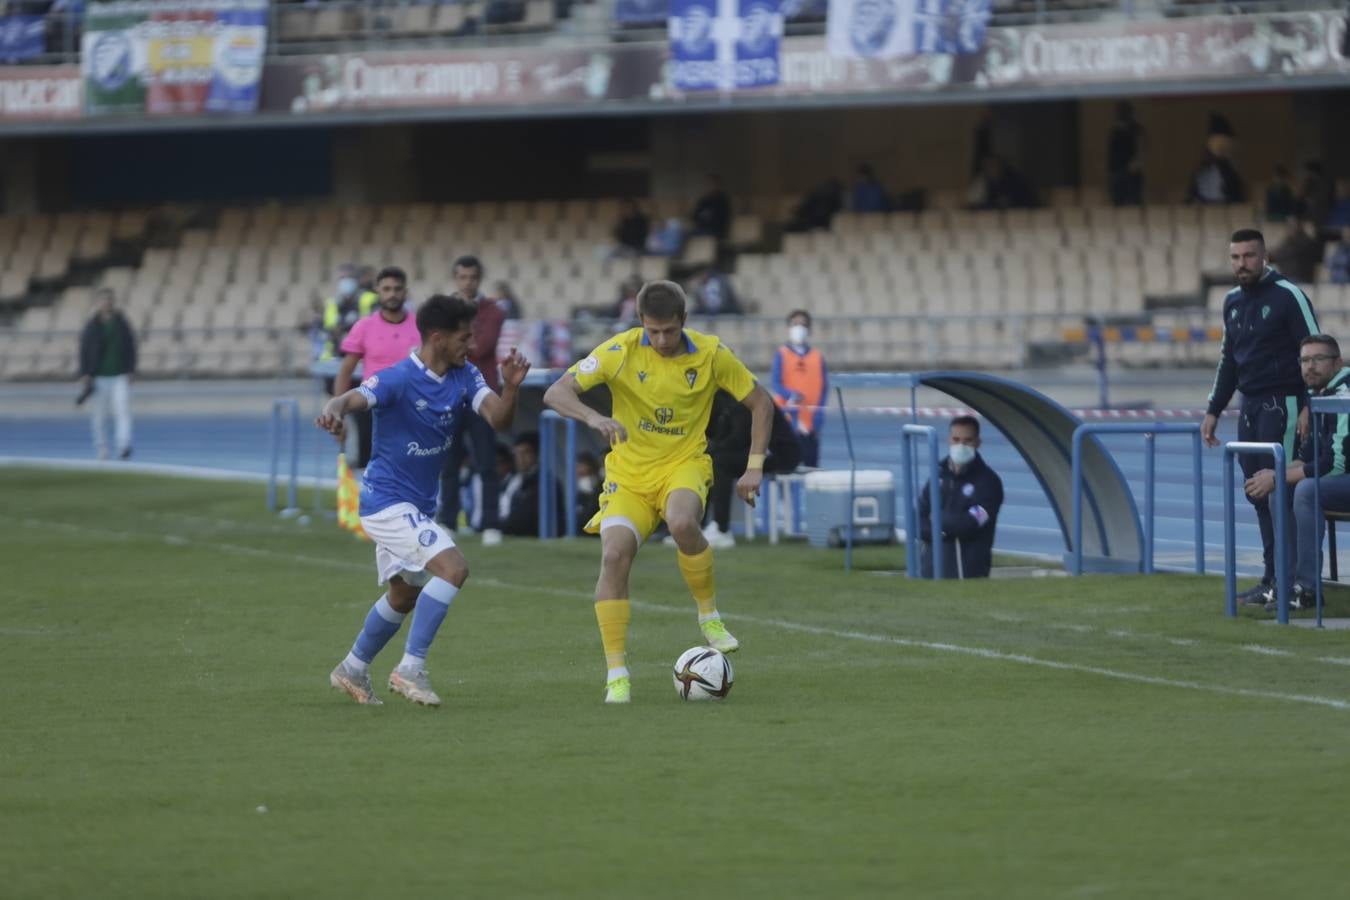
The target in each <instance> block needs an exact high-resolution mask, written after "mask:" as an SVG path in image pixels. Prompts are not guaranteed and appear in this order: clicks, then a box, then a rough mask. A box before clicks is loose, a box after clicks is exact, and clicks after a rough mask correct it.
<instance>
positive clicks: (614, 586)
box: [544, 281, 773, 703]
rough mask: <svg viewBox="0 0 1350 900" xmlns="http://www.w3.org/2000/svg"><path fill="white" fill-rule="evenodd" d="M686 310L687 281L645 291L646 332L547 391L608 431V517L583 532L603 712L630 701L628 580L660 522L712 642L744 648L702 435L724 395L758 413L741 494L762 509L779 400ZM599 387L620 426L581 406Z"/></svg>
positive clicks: (553, 400)
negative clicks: (718, 585)
mask: <svg viewBox="0 0 1350 900" xmlns="http://www.w3.org/2000/svg"><path fill="white" fill-rule="evenodd" d="M685 304H686V300H685V296H684V291H683V290H682V289H681V288H680V286H679V285H678V284H675V283H674V282H671V281H652V282H649V283H647V284H646V285H645V286H643V288H642V290H641V291H639V292H638V297H637V311H638V317H639V319H640V320H641V322H642V327H640V328H633V329H630V330H628V331H625V332H623V333H622V334H619V335H617V336H615V337H614V338H613V339H611V340H608V341H605V342H604V343H603V344H601V345H600V346H599V347H596V348H595V350H594V351H593V352H592V353H591V355H590V356H587V357H586V358H585V359H583V360H581V362H579V363H577V364H576V365H574V366H573V367H572V368H571V369H569V370H568V371H567V373H566V374H565V375H563V377H562V378H560V379H558V381H557V382H555V383H554V384H553V386H551V387H550V388H549V389H548V392H547V393H545V394H544V402H545V403H546V404H548V405H549V406H550V407H552V408H553V409H555V410H557V411H558V412H559V413H561V414H562V415H564V416H567V417H568V418H571V419H576V420H577V421H579V422H584V423H585V424H587V425H589V426H590V427H592V428H594V429H595V430H596V431H598V432H600V434H602V435H603V436H604V437H605V439H606V440H607V441H609V444H610V448H611V449H610V452H609V455H608V456H607V457H606V459H605V474H606V482H605V486H604V492H603V493H602V494H601V496H600V511H599V512H597V513H596V514H595V516H594V517H593V518H592V519H591V521H590V522H589V523H588V524H587V525H586V530H587V531H588V532H591V533H592V534H594V533H595V532H597V531H598V532H599V533H600V545H601V559H600V580H599V582H598V583H597V584H596V588H595V617H596V619H597V621H598V622H599V623H600V640H601V642H602V643H603V644H604V648H605V662H606V664H607V665H608V667H609V671H608V675H607V678H606V682H607V683H606V686H605V687H606V691H605V702H606V703H627V702H629V699H630V698H631V693H632V685H631V682H630V680H629V673H628V668H627V665H626V662H627V657H626V644H627V637H628V622H629V618H630V612H629V602H628V573H629V570H630V569H631V567H632V565H633V558H634V557H635V556H636V555H637V551H638V547H639V546H641V545H642V543H643V541H645V540H647V538H648V537H649V536H650V535H651V533H652V531H653V530H655V528H656V526H657V524H658V523H659V522H660V521H661V520H662V519H665V522H666V525H667V526H668V527H669V528H670V533H671V534H672V535H673V536H674V537H675V542H676V545H677V546H678V548H679V553H678V559H679V565H680V574H681V575H683V576H684V581H685V584H687V585H688V586H689V590H690V592H691V593H692V594H693V595H694V602H695V603H696V604H697V605H698V621H699V625H700V627H701V628H702V630H703V635H704V638H705V639H706V640H707V642H708V644H709V645H710V646H712V647H714V648H716V649H718V650H721V651H723V652H727V653H729V652H731V651H733V650H735V649H736V648H737V647H739V646H740V643H739V642H738V641H737V640H736V639H735V638H734V637H732V636H731V634H730V633H729V632H728V631H727V628H726V626H725V625H724V624H722V620H721V616H720V615H719V614H718V612H717V595H716V590H715V585H714V581H713V559H712V548H711V547H709V546H708V541H707V540H706V539H705V538H704V536H703V531H702V528H701V527H700V525H701V523H702V521H703V504H704V502H705V501H706V499H707V496H708V488H709V486H710V485H711V484H712V479H713V472H712V460H711V459H710V458H709V457H708V453H707V442H706V440H705V439H704V432H705V431H706V430H707V426H708V416H709V414H710V413H711V411H712V402H713V395H714V394H715V393H716V392H717V390H718V389H719V388H720V389H721V390H724V391H726V392H727V393H729V394H731V395H732V396H733V397H735V398H736V399H737V400H738V401H740V402H741V403H744V404H745V405H746V406H747V407H749V408H750V410H751V413H752V421H751V426H750V458H749V460H748V462H747V465H746V469H745V474H744V475H742V476H741V478H740V480H739V481H738V482H737V484H736V493H737V494H739V495H740V497H741V499H743V500H745V501H746V502H747V503H753V502H754V498H755V496H756V495H757V494H758V493H759V486H760V482H761V480H762V479H763V475H764V454H765V448H766V447H767V446H768V443H769V431H770V428H771V426H772V423H773V399H772V398H771V397H770V396H769V393H768V392H767V391H765V390H764V389H763V388H762V387H760V386H759V385H758V384H756V383H755V379H754V376H752V375H751V374H750V371H749V370H748V369H747V368H746V367H745V364H744V363H742V362H741V361H740V360H739V359H737V358H736V355H735V354H734V353H732V352H731V351H730V350H729V349H727V348H726V347H724V346H722V344H721V342H720V341H719V340H718V339H717V338H716V337H714V336H712V335H710V334H700V333H698V332H696V331H690V330H687V329H685V327H684V322H685ZM598 384H607V385H609V389H610V393H611V394H612V395H613V398H614V414H613V416H612V417H609V416H603V415H601V414H600V413H598V412H596V411H595V410H593V409H591V408H590V407H589V406H587V405H586V404H585V403H583V402H582V400H581V396H580V395H581V394H582V393H583V392H585V391H587V390H589V389H591V388H593V387H595V386H596V385H598Z"/></svg>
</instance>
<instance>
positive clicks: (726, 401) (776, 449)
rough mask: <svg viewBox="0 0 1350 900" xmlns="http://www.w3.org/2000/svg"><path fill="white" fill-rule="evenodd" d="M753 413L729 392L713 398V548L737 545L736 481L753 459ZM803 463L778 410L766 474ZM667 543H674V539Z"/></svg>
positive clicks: (709, 534)
mask: <svg viewBox="0 0 1350 900" xmlns="http://www.w3.org/2000/svg"><path fill="white" fill-rule="evenodd" d="M751 421H752V416H751V415H750V410H748V409H746V408H745V405H744V404H742V403H737V402H736V398H734V397H732V396H731V395H730V394H728V393H727V392H726V391H718V392H717V393H716V395H714V397H713V405H712V415H710V416H709V417H708V431H707V435H708V455H709V456H711V457H712V463H713V483H712V488H710V489H709V491H708V509H707V510H706V515H707V517H708V524H707V525H705V526H704V528H703V536H704V537H705V538H707V540H708V543H709V544H711V545H712V546H713V548H715V549H718V550H721V549H725V548H727V547H734V546H736V538H735V537H733V536H732V534H731V495H732V493H733V492H734V491H735V488H736V479H737V478H739V477H741V473H742V472H744V471H745V466H746V463H747V461H748V460H749V459H750V423H751ZM800 462H801V447H800V445H799V444H798V442H797V436H796V434H795V433H794V432H793V429H792V426H791V425H790V424H788V420H787V417H786V416H784V415H783V411H782V410H781V409H779V408H777V407H774V411H773V428H772V430H771V431H770V433H769V449H768V452H767V455H766V456H765V458H764V474H765V475H778V474H784V473H787V472H791V471H793V470H795V469H796V468H797V466H798V464H799V463H800ZM666 540H667V543H670V544H674V543H675V541H674V540H673V539H672V538H667V539H666Z"/></svg>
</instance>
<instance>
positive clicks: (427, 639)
mask: <svg viewBox="0 0 1350 900" xmlns="http://www.w3.org/2000/svg"><path fill="white" fill-rule="evenodd" d="M458 593H459V588H457V587H455V586H454V585H453V584H451V583H450V582H448V581H445V580H443V579H440V578H432V579H431V580H430V581H428V582H427V583H426V585H425V586H424V587H423V588H422V593H420V594H418V595H417V608H416V609H415V610H414V611H413V621H412V628H410V629H408V645H407V647H406V648H405V652H404V654H403V662H402V663H400V665H401V666H404V667H407V666H408V665H410V664H413V665H416V666H417V667H418V668H420V667H421V666H420V663H421V661H422V660H424V659H426V656H427V651H428V650H430V649H431V642H432V641H433V640H434V639H435V638H436V631H437V630H438V629H439V628H440V627H441V623H442V622H444V621H445V614H446V613H447V612H449V611H450V601H452V600H454V599H455V595H456V594H458ZM396 627H397V626H396ZM409 657H412V659H411V660H410V659H409Z"/></svg>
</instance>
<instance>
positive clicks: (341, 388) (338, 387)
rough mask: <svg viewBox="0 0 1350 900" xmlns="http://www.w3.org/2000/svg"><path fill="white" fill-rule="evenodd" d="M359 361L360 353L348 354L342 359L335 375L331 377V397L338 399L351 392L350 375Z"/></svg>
mask: <svg viewBox="0 0 1350 900" xmlns="http://www.w3.org/2000/svg"><path fill="white" fill-rule="evenodd" d="M360 361H361V354H360V353H348V354H347V355H345V356H343V357H342V362H341V364H339V365H338V370H337V374H336V375H334V376H333V396H335V397H340V396H342V395H343V394H345V393H347V391H349V390H351V387H352V373H353V372H355V371H356V364H357V363H359V362H360Z"/></svg>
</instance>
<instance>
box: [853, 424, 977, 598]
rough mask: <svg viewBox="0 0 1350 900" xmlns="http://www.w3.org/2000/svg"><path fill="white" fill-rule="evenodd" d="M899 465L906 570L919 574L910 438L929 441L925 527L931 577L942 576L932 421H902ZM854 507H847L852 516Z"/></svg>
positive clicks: (936, 453)
mask: <svg viewBox="0 0 1350 900" xmlns="http://www.w3.org/2000/svg"><path fill="white" fill-rule="evenodd" d="M900 432H901V440H900V468H901V470H902V471H901V476H900V477H901V478H902V479H903V480H904V482H905V574H906V575H908V576H909V577H910V578H918V577H919V576H920V572H919V555H920V554H919V553H917V552H915V551H916V550H917V549H918V548H919V545H920V543H921V542H920V540H919V495H920V494H921V493H922V492H921V491H920V489H919V487H918V473H916V472H915V471H914V453H913V450H912V449H911V447H910V441H913V440H915V439H917V438H923V439H924V440H925V441H926V442H927V443H928V527H929V532H930V534H931V535H932V539H931V540H930V541H929V542H928V544H929V546H931V547H932V548H933V580H934V581H940V580H941V579H942V573H943V568H942V564H943V562H944V560H943V558H942V557H943V553H944V552H945V551H944V548H943V546H942V544H943V541H942V499H941V486H942V481H941V477H940V469H939V468H938V465H939V461H940V460H941V459H942V456H941V453H942V451H941V450H940V449H939V446H938V432H937V429H936V428H934V427H933V426H932V425H905V426H902V427H901V429H900ZM850 507H851V504H850ZM852 515H853V510H852V509H851V508H850V509H849V517H850V520H851V519H852ZM958 552H959V550H958Z"/></svg>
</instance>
